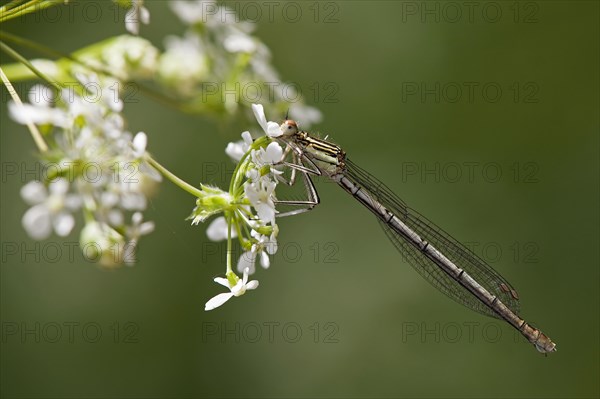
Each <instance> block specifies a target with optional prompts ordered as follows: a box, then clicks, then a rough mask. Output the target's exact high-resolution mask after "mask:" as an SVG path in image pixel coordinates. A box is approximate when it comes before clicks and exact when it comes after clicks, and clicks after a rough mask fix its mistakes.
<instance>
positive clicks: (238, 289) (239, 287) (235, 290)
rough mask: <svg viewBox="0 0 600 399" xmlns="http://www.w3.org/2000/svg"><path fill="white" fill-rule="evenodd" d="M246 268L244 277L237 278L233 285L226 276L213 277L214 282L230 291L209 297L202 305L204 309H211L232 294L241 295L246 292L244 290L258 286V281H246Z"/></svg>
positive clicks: (232, 295) (222, 302)
mask: <svg viewBox="0 0 600 399" xmlns="http://www.w3.org/2000/svg"><path fill="white" fill-rule="evenodd" d="M248 271H249V270H248V269H246V270H244V277H243V279H242V280H240V279H238V281H237V283H236V284H235V285H234V286H231V285H230V282H229V280H228V279H226V278H222V277H217V278H215V282H216V283H218V284H221V285H222V286H224V287H227V288H229V290H230V291H231V292H226V293H223V294H218V295H217V296H215V297H213V298H211V299H210V300H209V301H208V302H206V305H205V306H204V310H206V311H208V310H213V309H215V308H218V307H219V306H221V305H223V304H224V303H225V302H227V301H228V300H229V299H231V298H232V297H234V296H242V295H244V294H245V293H246V290H253V289H256V287H258V281H257V280H252V281H248Z"/></svg>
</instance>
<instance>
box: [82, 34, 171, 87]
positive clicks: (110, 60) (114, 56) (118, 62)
mask: <svg viewBox="0 0 600 399" xmlns="http://www.w3.org/2000/svg"><path fill="white" fill-rule="evenodd" d="M158 56H159V51H158V49H157V48H156V47H154V46H153V45H152V43H150V42H149V41H148V40H146V39H143V38H141V37H134V36H129V35H121V36H118V37H116V38H115V39H114V41H113V42H112V43H110V44H109V45H107V46H106V47H104V48H103V49H102V60H103V61H104V63H105V64H106V66H105V68H106V69H107V70H109V71H111V73H112V74H113V75H114V76H117V77H119V78H120V79H121V80H124V81H127V80H131V78H132V77H142V78H152V77H153V75H154V73H155V72H156V68H157V67H158ZM94 57H95V55H90V56H89V57H86V60H87V58H89V61H88V62H90V63H93V62H94V60H95V59H94Z"/></svg>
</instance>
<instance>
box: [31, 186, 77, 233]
mask: <svg viewBox="0 0 600 399" xmlns="http://www.w3.org/2000/svg"><path fill="white" fill-rule="evenodd" d="M68 191H69V183H68V182H67V181H66V180H64V179H57V180H55V181H53V182H51V183H50V185H49V186H48V189H46V187H45V186H44V185H43V184H42V183H41V182H39V181H31V182H29V183H27V184H26V185H25V186H23V188H21V197H22V198H23V199H24V200H25V202H27V203H28V204H30V205H33V206H32V207H31V208H29V210H28V211H27V212H25V214H24V215H23V219H22V224H23V227H24V228H25V231H27V233H28V234H29V236H30V237H31V238H33V239H35V240H44V239H46V238H48V236H50V234H51V233H52V230H54V232H56V234H58V235H59V236H61V237H65V236H67V235H68V234H69V233H70V232H71V230H73V227H74V226H75V218H74V217H73V215H72V214H71V212H72V211H74V210H76V209H77V208H79V206H80V203H81V199H80V198H79V196H77V195H75V194H69V193H68Z"/></svg>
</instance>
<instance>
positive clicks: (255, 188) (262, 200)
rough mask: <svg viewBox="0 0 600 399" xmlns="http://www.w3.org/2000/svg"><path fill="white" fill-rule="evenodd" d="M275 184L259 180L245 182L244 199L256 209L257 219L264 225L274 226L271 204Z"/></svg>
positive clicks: (273, 207)
mask: <svg viewBox="0 0 600 399" xmlns="http://www.w3.org/2000/svg"><path fill="white" fill-rule="evenodd" d="M276 186H277V183H275V182H272V181H270V180H265V179H260V180H257V181H255V182H246V183H245V184H244V192H245V193H246V197H247V198H248V200H249V201H250V204H252V207H254V209H256V212H257V213H258V218H259V219H261V220H263V221H264V222H265V223H271V224H275V212H276V211H275V203H274V202H273V198H272V195H273V191H274V190H275V187H276Z"/></svg>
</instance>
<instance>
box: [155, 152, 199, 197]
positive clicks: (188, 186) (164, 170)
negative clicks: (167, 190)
mask: <svg viewBox="0 0 600 399" xmlns="http://www.w3.org/2000/svg"><path fill="white" fill-rule="evenodd" d="M145 159H146V160H147V161H148V163H149V164H150V165H152V166H153V167H154V168H156V169H158V171H159V172H160V173H162V174H163V175H164V176H165V177H166V178H167V179H169V180H171V182H172V183H173V184H175V185H176V186H178V187H179V188H181V189H182V190H184V191H187V192H188V193H190V194H192V195H193V196H194V197H198V198H200V197H201V196H202V195H203V193H202V190H200V189H197V188H196V187H194V186H192V185H191V184H189V183H187V182H185V181H183V180H181V179H180V178H179V177H177V176H175V175H174V174H173V173H171V172H170V171H169V170H168V169H167V168H165V167H164V166H162V165H161V164H159V163H158V162H157V161H156V160H155V159H154V158H152V157H151V156H150V155H148V154H147V155H146V156H145Z"/></svg>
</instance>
